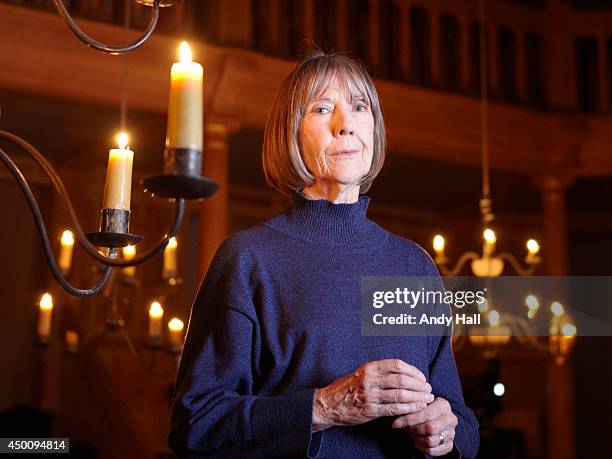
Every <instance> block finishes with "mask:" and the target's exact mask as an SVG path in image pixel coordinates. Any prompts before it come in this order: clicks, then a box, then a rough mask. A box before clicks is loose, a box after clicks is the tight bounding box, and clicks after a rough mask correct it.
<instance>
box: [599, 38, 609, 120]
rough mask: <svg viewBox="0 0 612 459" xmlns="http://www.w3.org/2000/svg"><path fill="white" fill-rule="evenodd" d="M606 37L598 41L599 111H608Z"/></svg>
mask: <svg viewBox="0 0 612 459" xmlns="http://www.w3.org/2000/svg"><path fill="white" fill-rule="evenodd" d="M606 51H607V50H606V37H605V36H600V37H599V38H598V40H597V56H598V60H599V62H598V70H599V71H598V72H597V73H598V77H599V78H598V80H599V110H600V111H602V112H607V111H608V84H607V83H608V66H607V62H606V61H607V59H606V54H607V52H606Z"/></svg>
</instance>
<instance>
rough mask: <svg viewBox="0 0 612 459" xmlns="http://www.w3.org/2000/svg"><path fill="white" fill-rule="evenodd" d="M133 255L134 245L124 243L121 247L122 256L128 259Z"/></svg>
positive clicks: (134, 252)
mask: <svg viewBox="0 0 612 459" xmlns="http://www.w3.org/2000/svg"><path fill="white" fill-rule="evenodd" d="M134 255H136V246H135V245H126V246H125V247H124V248H123V256H124V257H125V258H127V259H128V260H129V259H132V258H134Z"/></svg>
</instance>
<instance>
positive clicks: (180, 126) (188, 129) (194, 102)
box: [166, 42, 204, 151]
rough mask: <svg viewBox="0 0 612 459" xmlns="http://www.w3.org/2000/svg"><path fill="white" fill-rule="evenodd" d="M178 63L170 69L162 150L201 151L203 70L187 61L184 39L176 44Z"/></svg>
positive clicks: (189, 54) (187, 50)
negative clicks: (166, 119)
mask: <svg viewBox="0 0 612 459" xmlns="http://www.w3.org/2000/svg"><path fill="white" fill-rule="evenodd" d="M180 56H181V60H180V62H176V63H174V64H172V70H171V72H170V102H169V104H168V130H167V132H166V149H168V150H170V149H173V148H191V149H195V150H198V151H202V120H203V96H202V88H203V84H202V82H203V76H204V70H203V68H202V66H201V65H200V64H198V63H197V62H192V60H191V49H190V48H189V45H188V44H187V42H182V43H181V46H180Z"/></svg>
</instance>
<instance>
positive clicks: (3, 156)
mask: <svg viewBox="0 0 612 459" xmlns="http://www.w3.org/2000/svg"><path fill="white" fill-rule="evenodd" d="M0 160H2V162H3V163H4V165H5V166H6V167H7V168H8V170H9V171H10V173H11V175H12V176H13V177H14V178H15V180H16V181H17V184H18V185H19V188H21V191H22V192H23V195H24V196H25V198H26V201H27V203H28V206H29V207H30V210H31V211H32V216H33V217H34V222H35V223H36V227H37V228H38V233H39V234H40V238H41V240H42V243H43V248H44V250H45V256H46V257H47V263H48V264H49V268H50V269H51V273H52V274H53V277H54V278H55V280H56V281H57V282H58V284H60V285H61V286H62V288H63V289H64V290H65V291H66V292H68V293H69V294H71V295H73V296H77V297H82V298H84V297H88V296H93V295H95V294H97V293H98V292H99V291H100V290H102V287H104V284H106V281H107V280H108V278H109V277H110V274H111V271H112V267H111V266H107V268H106V270H105V271H104V273H103V275H102V277H101V279H100V280H99V281H98V283H97V284H96V285H95V286H94V287H92V288H90V289H78V288H75V287H73V286H72V285H70V283H69V282H68V281H67V280H66V278H65V277H64V275H63V274H62V272H61V271H60V269H59V267H58V266H57V262H56V261H55V257H54V256H53V250H52V249H51V242H50V241H49V235H48V234H47V228H46V226H45V221H44V219H43V216H42V214H41V212H40V207H38V203H37V202H36V198H35V197H34V193H32V189H31V188H30V186H29V185H28V182H27V181H26V179H25V177H24V175H23V173H22V172H21V170H20V169H19V167H18V166H17V165H16V164H15V162H14V161H13V160H12V159H11V158H10V156H9V155H8V154H7V153H6V152H5V151H4V150H2V149H1V148H0Z"/></svg>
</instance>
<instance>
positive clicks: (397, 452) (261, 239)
mask: <svg viewBox="0 0 612 459" xmlns="http://www.w3.org/2000/svg"><path fill="white" fill-rule="evenodd" d="M368 204H369V198H368V197H366V196H362V197H360V198H359V200H358V202H356V203H353V204H334V203H332V202H330V201H326V200H309V199H307V198H306V197H305V196H304V195H303V194H301V193H297V194H295V195H294V199H293V202H292V203H291V204H290V205H289V206H288V207H287V208H286V209H285V210H284V211H283V212H282V213H281V214H279V215H277V216H276V217H274V218H272V219H271V220H268V221H266V222H264V223H263V224H261V225H259V226H256V227H254V228H251V229H249V230H246V231H242V232H239V233H237V234H234V235H233V236H231V237H230V238H228V239H227V240H226V241H224V242H223V244H222V245H221V247H220V248H219V250H218V251H217V254H216V255H215V258H214V260H213V262H212V264H211V266H210V268H209V270H208V273H207V274H206V277H205V278H204V281H203V283H202V285H201V287H200V290H199V293H198V295H197V297H196V299H195V301H194V304H193V308H192V312H191V318H190V320H189V329H188V333H187V337H186V342H185V348H184V351H183V355H182V358H181V364H180V368H179V372H178V376H177V381H176V386H175V397H174V403H173V407H172V420H171V431H170V434H169V437H168V442H169V445H170V447H171V448H172V449H173V450H174V451H175V452H176V453H177V454H178V455H179V456H181V457H215V458H216V457H218V458H251V457H258V458H264V457H265V458H269V457H318V458H349V457H350V458H368V459H374V458H417V457H418V458H421V457H424V455H423V454H422V453H420V452H419V451H418V450H416V449H415V447H414V445H413V443H412V440H411V438H410V435H409V434H408V433H407V432H404V431H402V430H398V429H393V428H392V427H391V423H392V422H393V419H394V418H391V417H383V418H379V419H377V420H374V421H371V422H368V423H365V424H361V425H357V426H351V427H332V428H329V429H326V430H324V431H320V432H316V433H313V432H312V430H311V428H312V408H313V399H314V393H315V389H316V388H318V387H323V386H326V385H328V384H330V383H332V382H333V381H334V380H336V379H338V378H340V377H342V376H345V375H347V374H349V373H352V372H354V371H355V370H356V369H357V368H358V367H360V366H361V365H363V364H364V363H366V362H369V361H373V360H381V359H390V358H399V359H402V360H404V361H406V362H408V363H410V364H411V365H414V366H416V367H418V368H419V369H420V370H421V371H422V372H423V373H424V374H425V376H426V378H427V380H428V382H429V383H430V384H431V386H432V392H433V393H434V395H436V396H440V397H443V398H445V399H447V400H448V401H449V402H450V404H451V407H452V410H453V412H454V413H455V415H456V416H457V417H458V419H459V424H458V425H457V427H456V429H455V430H456V436H455V448H454V450H453V457H459V456H461V455H462V456H463V457H464V458H473V457H474V456H475V455H476V452H477V450H478V445H479V433H478V423H477V421H476V418H475V416H474V414H473V412H472V411H471V410H470V409H469V408H467V407H466V406H465V403H464V400H463V395H462V392H461V385H460V382H459V377H458V375H457V368H456V366H455V361H454V358H453V353H452V350H451V345H450V340H449V338H448V337H444V336H443V337H405V336H403V337H402V336H362V335H361V323H360V279H361V277H362V276H437V275H438V273H437V270H436V268H435V266H434V264H433V262H432V260H431V258H430V257H429V255H428V254H427V253H426V252H425V251H424V250H423V249H422V248H421V247H419V246H418V245H417V244H415V243H413V242H411V241H409V240H407V239H404V238H402V237H399V236H396V235H394V234H392V233H389V232H388V231H386V230H384V229H383V228H381V227H380V226H378V225H377V224H375V223H374V222H372V221H371V220H369V219H368V218H367V217H366V211H367V208H368Z"/></svg>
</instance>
